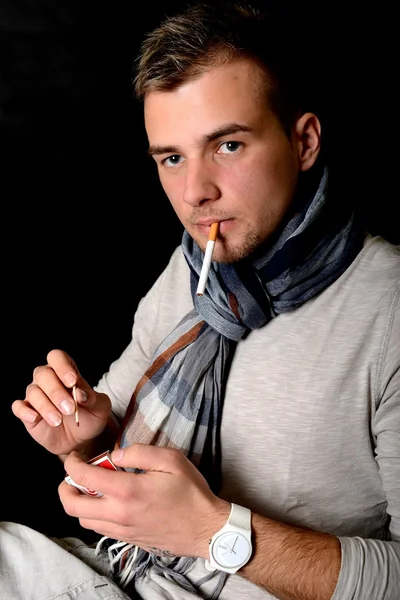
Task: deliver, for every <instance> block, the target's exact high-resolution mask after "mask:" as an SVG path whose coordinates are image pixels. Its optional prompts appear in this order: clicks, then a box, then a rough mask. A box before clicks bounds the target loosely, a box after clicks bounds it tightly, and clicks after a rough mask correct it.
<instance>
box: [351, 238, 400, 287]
mask: <svg viewBox="0 0 400 600" xmlns="http://www.w3.org/2000/svg"><path fill="white" fill-rule="evenodd" d="M356 267H357V269H358V273H359V274H360V275H361V276H363V277H365V278H371V277H373V278H374V279H375V280H377V279H378V280H380V281H387V282H388V283H389V282H392V283H393V284H396V282H397V284H399V283H400V245H396V244H393V243H391V242H389V241H388V240H386V239H385V238H383V237H381V236H378V235H377V236H373V235H371V234H368V235H367V237H366V239H365V242H364V245H363V248H362V250H361V252H360V254H359V256H358V259H357V260H356Z"/></svg>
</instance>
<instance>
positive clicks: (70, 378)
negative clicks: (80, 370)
mask: <svg viewBox="0 0 400 600" xmlns="http://www.w3.org/2000/svg"><path fill="white" fill-rule="evenodd" d="M75 382H76V375H75V374H74V373H65V375H64V383H65V384H66V385H67V386H68V387H72V386H73V385H75Z"/></svg>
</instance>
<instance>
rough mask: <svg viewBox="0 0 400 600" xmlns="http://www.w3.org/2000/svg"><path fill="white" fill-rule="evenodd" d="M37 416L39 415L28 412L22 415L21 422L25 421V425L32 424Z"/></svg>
mask: <svg viewBox="0 0 400 600" xmlns="http://www.w3.org/2000/svg"><path fill="white" fill-rule="evenodd" d="M38 416H39V415H38V414H37V413H33V412H30V413H27V414H26V415H24V416H23V418H22V420H23V421H25V423H34V422H35V421H36V419H37V418H38Z"/></svg>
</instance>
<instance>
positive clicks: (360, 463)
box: [96, 236, 400, 600]
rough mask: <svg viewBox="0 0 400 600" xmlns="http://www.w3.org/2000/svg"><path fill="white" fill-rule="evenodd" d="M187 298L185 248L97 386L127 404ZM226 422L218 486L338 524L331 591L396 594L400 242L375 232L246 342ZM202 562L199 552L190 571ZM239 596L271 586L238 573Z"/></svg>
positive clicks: (268, 509)
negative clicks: (306, 296)
mask: <svg viewBox="0 0 400 600" xmlns="http://www.w3.org/2000/svg"><path fill="white" fill-rule="evenodd" d="M191 308H192V301H191V296H190V289H189V270H188V267H187V265H186V262H185V259H184V257H183V255H182V253H181V251H180V249H179V248H177V249H176V251H175V252H174V254H173V256H172V257H171V260H170V262H169V264H168V266H167V268H166V269H165V271H164V272H163V273H162V274H161V276H160V277H159V278H158V280H157V282H156V283H155V285H154V286H153V288H152V289H151V290H150V291H149V293H148V294H147V296H146V297H145V298H144V299H142V301H141V302H140V304H139V306H138V310H137V312H136V315H135V320H134V326H133V332H132V341H131V342H130V344H129V345H128V347H127V348H126V349H125V351H124V352H123V353H122V355H121V357H120V358H119V359H118V360H116V361H115V362H114V363H113V364H112V365H111V367H110V370H109V372H108V373H106V374H105V375H104V376H103V378H102V379H101V381H100V382H99V385H98V386H97V388H96V389H99V390H101V391H105V392H106V393H108V394H109V396H110V397H111V399H112V402H113V408H114V412H115V414H116V415H117V416H118V417H119V418H121V417H122V416H123V414H124V412H125V408H126V405H127V403H128V401H129V398H130V397H131V394H132V391H133V389H134V387H135V385H136V383H137V381H138V380H139V378H140V377H141V375H142V374H143V373H144V371H145V369H146V368H147V367H148V365H149V362H150V360H151V357H152V355H153V352H154V351H155V349H156V347H157V346H158V344H159V343H160V342H161V341H162V340H163V339H164V337H165V336H166V335H167V334H168V333H169V331H170V330H171V329H172V328H173V327H174V326H175V325H176V324H177V323H178V321H179V320H180V319H181V317H182V316H183V315H184V314H185V313H186V312H187V311H188V310H190V309H191ZM221 436H222V472H223V487H222V491H221V496H222V497H224V498H225V499H227V500H229V501H231V502H236V503H237V504H242V505H244V506H248V507H249V508H251V509H252V510H253V511H255V512H257V513H259V514H261V515H265V516H268V517H270V518H273V519H276V520H281V521H284V522H287V523H289V524H294V525H298V526H306V527H311V528H313V529H316V530H320V531H326V532H330V533H332V534H334V535H336V536H338V538H339V539H340V542H341V546H342V565H341V571H340V576H339V581H338V584H337V588H336V591H335V594H334V596H333V600H400V248H399V247H395V246H391V245H389V244H388V243H386V242H385V241H384V240H382V239H381V238H379V237H375V238H373V237H372V236H369V237H368V238H367V241H366V243H365V246H364V248H363V250H362V252H361V253H360V254H359V256H358V257H357V258H356V260H355V261H354V262H353V263H352V265H351V266H350V267H349V268H348V269H347V271H346V272H345V273H344V274H343V275H342V276H341V277H340V278H339V279H338V280H337V281H336V282H335V283H333V284H332V285H331V286H330V287H329V288H328V289H327V290H325V291H324V292H322V293H321V294H320V295H319V296H317V297H316V298H314V299H312V300H310V301H309V302H307V303H306V304H305V305H303V306H301V307H300V308H299V309H296V310H295V311H293V312H291V313H285V314H283V315H280V316H278V317H276V318H275V319H273V321H272V322H270V323H269V324H268V325H266V326H265V327H263V328H261V329H258V330H255V331H252V332H251V333H250V335H249V336H248V337H247V338H246V339H245V340H242V341H240V342H239V343H238V345H237V349H236V352H235V356H234V360H233V363H232V367H231V370H230V374H229V380H228V384H227V388H226V395H225V400H224V409H223V418H222V431H221ZM266 560H268V558H266ZM206 573H207V572H206V571H205V568H204V561H203V560H200V559H198V560H197V561H196V564H195V567H194V568H193V569H192V571H191V572H190V578H191V579H192V580H193V581H194V582H195V581H197V580H198V579H200V578H201V576H202V575H205V574H206ZM214 585H215V581H214V582H213V581H211V582H208V583H207V584H205V585H204V586H203V588H202V589H204V591H210V590H212V589H213V586H214ZM138 591H139V593H140V595H141V596H142V597H143V598H144V599H145V600H155V599H160V598H168V599H173V600H178V599H179V600H184V599H185V600H186V599H187V600H189V599H191V598H193V596H192V595H190V594H189V593H188V592H185V591H184V590H181V589H178V588H177V587H176V586H175V585H174V584H173V583H172V582H169V581H167V580H165V579H164V578H161V577H160V576H158V575H157V574H156V573H151V572H150V573H149V575H148V577H147V578H146V580H144V581H143V582H142V583H140V584H139V586H138ZM233 598H234V599H235V600H268V599H272V598H274V596H272V595H270V594H269V593H268V592H266V591H265V590H263V589H261V588H259V587H257V586H255V585H253V584H251V583H250V582H248V581H246V580H245V579H244V578H242V577H240V573H239V574H237V575H233V576H230V577H229V578H228V580H227V583H226V585H225V587H224V589H223V591H222V593H221V595H220V600H232V599H233Z"/></svg>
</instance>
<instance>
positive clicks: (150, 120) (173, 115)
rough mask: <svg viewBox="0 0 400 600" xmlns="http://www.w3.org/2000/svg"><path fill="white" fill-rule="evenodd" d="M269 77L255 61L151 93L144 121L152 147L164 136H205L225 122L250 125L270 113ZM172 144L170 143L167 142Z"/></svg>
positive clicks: (238, 62)
mask: <svg viewBox="0 0 400 600" xmlns="http://www.w3.org/2000/svg"><path fill="white" fill-rule="evenodd" d="M265 89H266V74H265V72H264V70H263V69H262V68H261V67H259V66H258V65H257V64H256V63H254V62H253V61H250V60H247V59H243V60H236V61H233V62H230V63H228V64H225V65H223V66H219V67H216V68H211V69H209V70H208V71H205V72H204V73H203V74H202V75H200V76H199V77H197V78H196V79H194V80H192V81H189V82H187V83H185V84H183V85H182V86H180V87H178V88H176V89H174V90H172V91H163V92H159V91H157V92H150V93H148V94H147V96H146V98H145V101H144V117H145V126H146V131H147V135H148V137H149V141H150V143H160V140H159V139H158V138H159V137H161V136H164V135H172V134H174V137H178V136H179V134H183V132H184V131H187V132H191V134H192V135H203V134H204V133H205V129H204V128H205V127H206V128H208V129H210V130H212V129H215V128H217V127H219V126H220V125H221V124H222V123H224V122H241V123H244V122H247V121H249V120H251V119H254V118H256V117H257V116H258V117H259V116H260V113H266V112H270V111H269V109H268V107H267V101H266V96H265V94H264V93H263V91H264V90H265ZM168 141H170V140H168Z"/></svg>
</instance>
